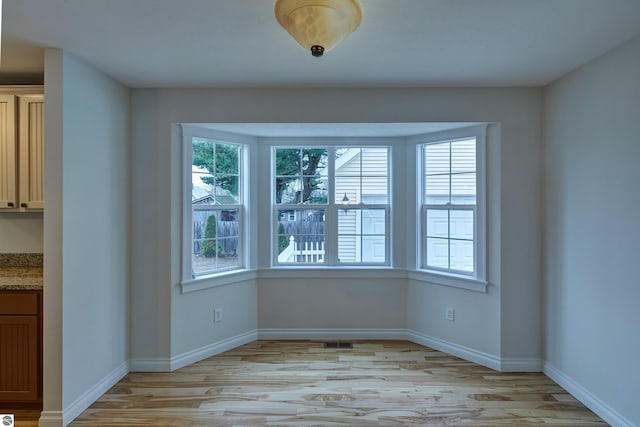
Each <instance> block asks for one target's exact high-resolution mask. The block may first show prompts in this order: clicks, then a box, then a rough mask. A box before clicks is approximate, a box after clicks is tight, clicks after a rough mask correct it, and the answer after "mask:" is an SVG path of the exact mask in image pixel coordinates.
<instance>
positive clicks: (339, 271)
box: [258, 266, 407, 279]
mask: <svg viewBox="0 0 640 427" xmlns="http://www.w3.org/2000/svg"><path fill="white" fill-rule="evenodd" d="M258 277H259V278H261V279H262V278H265V279H295V278H301V279H320V278H327V279H380V278H382V279H406V278H407V274H406V271H405V270H398V269H395V268H391V267H387V266H384V267H371V266H367V267H353V266H350V267H325V268H323V267H272V268H269V269H262V270H258Z"/></svg>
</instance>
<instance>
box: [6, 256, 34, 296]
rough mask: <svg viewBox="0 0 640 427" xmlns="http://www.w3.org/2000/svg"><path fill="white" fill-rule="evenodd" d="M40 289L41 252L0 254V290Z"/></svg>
mask: <svg viewBox="0 0 640 427" xmlns="http://www.w3.org/2000/svg"><path fill="white" fill-rule="evenodd" d="M20 290H24V291H34V290H35V291H38V290H42V254H0V291H20Z"/></svg>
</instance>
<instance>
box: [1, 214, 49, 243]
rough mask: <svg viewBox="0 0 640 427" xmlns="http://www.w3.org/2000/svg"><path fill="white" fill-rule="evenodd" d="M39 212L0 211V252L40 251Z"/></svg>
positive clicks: (41, 234)
mask: <svg viewBox="0 0 640 427" xmlns="http://www.w3.org/2000/svg"><path fill="white" fill-rule="evenodd" d="M43 222H44V221H43V214H42V213H41V212H16V213H8V212H0V236H1V237H0V253H42V248H43V243H42V239H43V237H42V236H43Z"/></svg>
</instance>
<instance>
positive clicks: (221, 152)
mask: <svg viewBox="0 0 640 427" xmlns="http://www.w3.org/2000/svg"><path fill="white" fill-rule="evenodd" d="M191 146H192V148H191V158H192V163H193V165H194V166H198V167H200V168H203V169H206V170H207V171H208V172H209V173H210V174H211V175H212V176H205V177H202V181H203V182H204V183H205V184H209V185H217V186H218V187H220V188H223V189H225V190H228V191H229V192H230V193H231V194H238V179H237V176H238V165H239V161H238V160H239V157H238V155H239V152H240V150H239V148H238V146H236V145H231V144H218V143H214V142H213V141H208V140H206V139H194V140H193V142H192V144H191ZM214 180H215V182H214Z"/></svg>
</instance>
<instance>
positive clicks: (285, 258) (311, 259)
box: [278, 236, 324, 264]
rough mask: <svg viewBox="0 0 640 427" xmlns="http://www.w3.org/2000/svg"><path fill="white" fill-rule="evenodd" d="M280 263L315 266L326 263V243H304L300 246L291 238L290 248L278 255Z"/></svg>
mask: <svg viewBox="0 0 640 427" xmlns="http://www.w3.org/2000/svg"><path fill="white" fill-rule="evenodd" d="M278 262H279V263H304V264H314V263H322V262H324V241H320V242H317V241H316V242H313V241H312V242H302V243H301V244H298V242H296V240H295V239H294V238H293V236H291V237H289V246H287V247H286V249H285V250H283V251H282V252H280V254H279V255H278Z"/></svg>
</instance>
